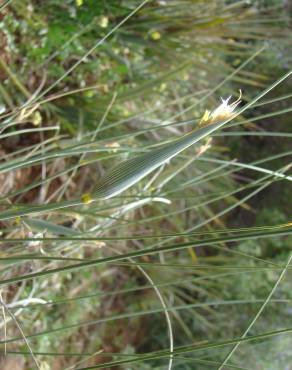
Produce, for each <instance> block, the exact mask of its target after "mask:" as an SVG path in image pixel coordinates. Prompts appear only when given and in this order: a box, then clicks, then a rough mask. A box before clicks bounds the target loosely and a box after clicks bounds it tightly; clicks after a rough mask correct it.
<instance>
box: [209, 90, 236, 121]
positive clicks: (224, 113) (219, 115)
mask: <svg viewBox="0 0 292 370" xmlns="http://www.w3.org/2000/svg"><path fill="white" fill-rule="evenodd" d="M239 92H240V94H239V98H238V99H237V100H236V101H235V102H233V103H231V104H229V100H230V99H231V95H230V96H229V97H228V98H227V99H222V98H221V100H222V104H220V105H219V107H218V108H216V109H215V110H214V111H213V112H211V113H210V116H209V119H210V120H211V122H214V121H219V120H225V119H228V118H230V117H231V116H232V115H233V112H234V110H235V108H236V107H237V106H238V104H240V102H241V96H242V93H241V90H239Z"/></svg>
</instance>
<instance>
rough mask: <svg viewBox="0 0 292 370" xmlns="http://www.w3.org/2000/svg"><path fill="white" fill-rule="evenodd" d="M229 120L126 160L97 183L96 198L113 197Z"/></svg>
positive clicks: (196, 130)
mask: <svg viewBox="0 0 292 370" xmlns="http://www.w3.org/2000/svg"><path fill="white" fill-rule="evenodd" d="M226 122H227V121H226V120H224V121H220V122H218V123H215V124H212V125H209V126H207V127H203V128H199V129H195V130H193V131H191V132H190V133H189V134H186V135H184V136H183V137H181V138H179V139H176V140H174V141H172V142H170V143H167V144H164V145H163V146H161V147H159V148H157V149H155V150H152V151H151V152H147V153H145V154H141V155H139V156H136V157H134V158H131V159H129V160H126V161H124V162H122V163H121V164H119V165H118V166H116V167H114V168H113V169H111V170H110V171H108V172H107V173H106V175H105V176H104V177H103V178H102V179H101V180H100V181H99V183H98V184H97V185H96V188H95V191H94V192H93V196H94V198H103V199H107V198H111V197H113V196H115V195H117V194H120V193H121V192H123V191H124V190H126V189H128V188H129V187H130V186H132V185H134V184H136V183H137V182H138V181H140V180H141V179H142V178H144V177H145V176H147V175H148V174H149V173H151V172H152V171H154V170H155V169H157V168H158V167H160V166H161V165H163V164H164V163H166V162H168V161H169V160H171V159H172V158H173V157H175V156H176V155H177V154H179V153H180V152H182V151H183V150H185V149H187V148H188V147H190V146H191V145H193V144H195V143H196V142H198V141H199V140H201V139H202V138H204V137H206V136H207V135H209V134H211V133H212V132H213V131H215V130H217V129H219V128H220V127H221V126H223V125H224V124H225V123H226Z"/></svg>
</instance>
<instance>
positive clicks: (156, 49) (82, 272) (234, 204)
mask: <svg viewBox="0 0 292 370" xmlns="http://www.w3.org/2000/svg"><path fill="white" fill-rule="evenodd" d="M4 5H5V4H4ZM6 5H7V6H6V7H4V6H3V7H2V10H3V11H5V15H6V18H5V19H4V20H3V24H4V27H3V29H4V34H5V35H6V37H7V40H8V41H9V42H10V45H9V46H10V47H13V48H14V49H13V51H14V52H15V55H14V57H12V55H7V56H6V57H5V58H3V60H2V61H1V66H2V71H3V73H5V76H6V81H5V84H4V85H3V87H2V88H1V90H0V93H1V98H2V100H3V103H2V104H3V107H4V108H3V109H5V111H4V110H3V112H2V116H1V119H2V123H1V133H0V139H1V154H2V158H1V163H0V180H1V183H0V187H1V200H0V202H1V203H0V209H1V214H0V232H1V235H2V240H1V246H2V248H1V250H2V256H1V261H2V267H1V271H0V273H1V281H0V285H1V286H2V293H1V294H2V296H1V302H0V303H1V305H2V314H3V323H2V326H1V328H2V330H3V336H2V340H1V344H2V345H3V353H4V354H11V355H13V356H14V357H15V358H18V357H17V356H24V357H25V361H26V363H25V366H26V367H28V366H30V367H36V368H41V369H45V368H46V367H51V368H68V369H69V368H73V367H74V368H80V369H81V368H83V369H91V368H109V367H110V368H111V367H117V366H120V367H121V368H128V367H129V366H131V368H132V367H133V368H139V369H145V370H146V369H149V368H151V369H152V368H159V369H160V368H166V367H167V368H168V369H171V368H175V367H177V368H180V369H201V367H202V366H203V365H204V366H209V367H211V368H218V369H222V368H223V367H225V368H228V367H233V368H234V367H235V368H242V365H241V364H242V363H243V361H242V359H243V356H245V353H246V351H249V353H251V354H252V355H253V356H255V354H256V353H257V351H259V353H262V352H261V349H259V350H258V348H260V345H259V344H255V343H260V341H261V342H262V343H265V344H267V343H272V344H270V347H271V346H273V343H274V342H275V340H276V339H275V338H282V335H283V334H285V333H286V335H287V334H288V333H290V331H291V328H289V324H287V327H284V328H283V323H284V325H286V322H287V323H289V317H288V314H287V313H286V312H285V309H283V308H282V307H286V305H289V304H290V303H291V297H290V293H289V290H288V288H287V286H288V284H287V283H285V277H286V276H287V275H288V274H289V273H290V259H291V257H290V253H289V248H288V247H287V245H288V241H289V240H290V238H291V224H289V223H288V221H289V220H286V219H284V220H282V219H281V222H280V221H279V222H277V220H275V222H273V223H270V224H260V225H256V224H254V225H252V226H250V227H248V228H244V227H242V225H241V224H240V222H238V223H237V224H235V226H234V227H233V228H229V227H228V224H230V223H231V220H230V218H229V217H230V215H234V213H233V212H234V211H235V210H238V209H242V210H244V211H246V212H249V213H252V212H255V210H254V209H253V208H252V207H251V205H250V204H249V201H250V200H252V199H254V197H256V196H257V195H258V194H263V192H264V191H265V190H266V189H267V188H269V187H273V186H275V185H277V186H278V185H279V186H281V184H283V183H289V182H290V181H291V176H290V175H289V173H288V171H289V170H290V163H289V162H288V161H287V160H286V159H287V158H289V156H291V152H289V151H287V150H282V151H281V150H279V151H278V152H277V153H275V154H274V153H273V154H271V155H266V156H261V157H258V158H256V159H255V160H254V161H252V162H251V163H246V162H245V161H237V160H236V158H234V157H233V155H232V153H229V152H228V151H229V149H228V148H226V146H225V143H226V141H225V140H226V139H227V138H230V137H232V138H233V139H234V140H235V139H236V140H237V141H240V140H242V137H245V136H248V135H249V136H255V137H256V136H258V135H261V137H269V136H271V135H272V136H273V137H277V135H278V136H281V137H284V138H289V137H290V134H289V133H287V132H277V133H275V132H272V133H271V131H269V130H268V129H263V128H261V127H260V126H258V124H257V121H258V120H259V118H260V119H264V120H267V119H269V118H270V117H271V116H276V117H278V116H281V115H282V114H286V113H288V112H289V111H290V110H291V108H285V109H279V110H276V111H275V112H272V113H269V114H264V115H263V116H261V115H258V114H257V112H258V109H259V107H264V106H265V105H270V104H272V103H273V102H275V101H280V102H285V101H286V99H289V98H290V95H289V94H288V95H287V94H284V95H282V96H277V97H274V98H272V99H269V97H268V96H267V97H266V95H267V94H269V93H270V92H271V91H275V89H276V87H277V86H280V84H281V85H282V86H283V85H284V84H285V83H286V79H287V78H288V77H289V76H290V75H291V72H287V71H283V70H281V76H280V75H279V76H277V77H276V76H275V78H274V80H273V81H270V80H269V78H268V76H267V75H266V74H263V73H261V71H259V70H258V69H256V68H255V67H254V64H253V63H255V61H256V60H258V58H259V56H261V55H263V53H264V49H265V48H264V47H261V46H260V45H259V44H261V43H262V42H266V40H267V39H268V37H269V36H272V37H273V39H274V40H279V38H280V37H285V34H286V31H285V30H283V29H281V28H280V24H281V22H280V20H278V19H276V20H275V19H271V18H269V16H267V15H266V14H264V15H263V18H261V15H259V14H258V13H256V8H255V7H250V8H245V7H244V6H243V5H244V4H242V2H235V3H234V4H232V5H226V4H225V2H223V1H220V2H218V1H203V0H202V1H199V2H197V1H196V2H193V1H190V0H188V1H185V2H183V3H182V2H181V1H175V0H173V1H169V2H167V3H165V2H154V1H144V2H137V1H131V0H129V1H125V2H123V4H122V5H121V4H120V2H116V1H113V2H110V4H107V3H104V4H103V5H102V4H98V5H96V3H92V2H90V1H88V2H85V1H84V2H77V3H73V2H68V4H67V3H66V4H60V3H58V2H54V1H53V2H52V4H44V5H42V7H40V8H37V9H36V8H35V9H34V8H33V5H34V3H31V2H29V1H25V2H22V3H21V4H18V2H17V1H15V2H13V1H12V2H10V3H7V4H6ZM18 5H19V7H18ZM25 10H27V11H29V13H28V12H25ZM44 14H46V16H47V17H48V20H47V19H46V16H45V15H44ZM190 14H191V15H190ZM52 15H54V16H56V19H55V20H54V22H53V23H50V20H51V17H52ZM105 18H106V19H107V21H105ZM19 19H21V20H22V22H23V23H24V24H25V25H26V27H27V32H24V33H23V34H21V35H19V36H18V37H19V40H18V39H17V35H18V32H19V31H18V26H17V24H16V23H17V22H18V21H19ZM255 21H256V22H255ZM262 21H263V23H260V22H262ZM265 22H266V24H267V26H266V25H265ZM97 24H98V25H99V26H98V27H97ZM271 24H273V27H271ZM61 25H62V27H63V28H60V27H61ZM63 25H64V26H63ZM73 25H74V27H73ZM63 29H64V32H61V30H62V31H63ZM36 30H38V32H40V33H39V35H38V38H36V37H35V34H34V33H35V31H36ZM41 30H45V31H42V32H41ZM61 34H62V35H61ZM54 35H55V36H54ZM53 36H54V37H53ZM65 36H66V39H65V38H64V37H65ZM27 39H29V40H30V41H31V44H32V45H35V46H36V47H35V48H33V47H29V48H28V46H27V45H26V43H25V42H26V41H27ZM39 43H41V44H42V46H40V44H39ZM62 44H64V47H62ZM251 46H252V47H251ZM7 50H8V51H9V49H7ZM8 54H9V53H8ZM10 54H11V52H10ZM166 56H167V57H166ZM7 58H8V59H7ZM9 58H12V59H11V63H8V62H7V61H8V60H9ZM19 61H22V62H23V63H22V65H21V66H19V68H20V70H19V71H18V72H16V71H17V70H18V64H19ZM36 62H38V63H40V66H39V67H38V68H35V75H34V74H32V75H29V74H28V70H29V69H30V68H31V64H33V65H34V64H35V63H36ZM251 65H253V67H252V68H251ZM44 69H45V70H46V74H45V75H44V77H41V74H42V71H44ZM238 84H240V86H242V87H243V89H244V95H243V97H242V100H243V102H242V105H241V106H238V107H237V111H235V114H233V113H234V112H233V110H232V108H235V105H237V103H239V102H237V103H236V104H234V105H231V108H230V106H228V105H227V104H226V101H225V103H224V102H223V106H222V105H221V106H220V109H219V110H218V109H216V108H214V107H216V104H218V103H217V100H218V98H219V96H221V95H222V96H224V97H225V96H229V95H230V93H229V92H230V91H232V93H234V91H236V89H237V87H238V86H237V85H238ZM258 90H259V91H258ZM263 99H266V100H264V101H263ZM228 107H229V108H228ZM222 108H224V109H225V110H224V111H223V110H222ZM206 109H208V110H209V111H213V113H207V114H206V113H205V114H204V111H205V110H206ZM219 113H220V114H219ZM222 113H225V114H222ZM227 113H228V114H227ZM219 116H220V117H219ZM202 117H203V118H202ZM239 125H241V126H240V127H241V128H240V130H241V131H238V126H239ZM221 128H224V131H220V129H221ZM210 136H212V137H213V138H212V139H211V138H210ZM223 139H224V140H223ZM199 140H200V141H199ZM193 144H196V145H195V146H194V145H193ZM275 161H277V167H274V166H271V163H274V162H275ZM113 166H114V168H115V169H114V170H112V171H111V170H110V168H112V167H113ZM108 171H109V172H108ZM243 171H244V172H243ZM231 217H232V216H231ZM286 221H287V222H286ZM267 240H276V241H277V244H279V245H280V249H284V250H287V253H286V254H284V255H283V254H282V255H281V258H280V259H277V258H271V257H270V256H266V255H265V254H264V253H263V251H262V249H264V248H262V245H266V243H267V242H266V241H267ZM286 244H287V245H286ZM273 247H274V245H273ZM274 248H276V247H274ZM276 252H277V251H276V250H275V254H276ZM284 260H285V261H284ZM283 261H284V262H283ZM281 287H282V291H281V290H280V288H281ZM280 293H281V294H280ZM269 310H271V313H269V312H270V311H269ZM265 315H266V316H265ZM269 315H270V316H269ZM277 315H278V316H277ZM275 317H280V318H281V321H280V322H276V323H274V324H273V323H272V322H271V320H272V319H271V318H273V319H275ZM261 319H262V320H263V324H262V323H261ZM247 321H248V322H247ZM274 337H275V338H274ZM283 337H284V336H283ZM268 338H270V339H269V341H271V342H269V341H268ZM283 343H284V342H283ZM267 346H268V344H267ZM284 346H285V344H283V347H284ZM242 348H244V349H242ZM280 350H281V349H280ZM289 355H290V352H289V349H288V350H286V349H285V351H283V357H284V358H288V356H289ZM251 358H252V357H251ZM5 361H6V360H5V358H4V362H5ZM258 361H259V362H258V364H259V366H261V364H262V363H264V359H263V360H262V359H260V360H258ZM281 361H282V360H279V359H277V355H274V357H273V356H271V362H273V363H274V364H275V366H274V367H275V368H276V366H278V364H282V362H281ZM251 366H253V365H251ZM279 366H280V365H279Z"/></svg>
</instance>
